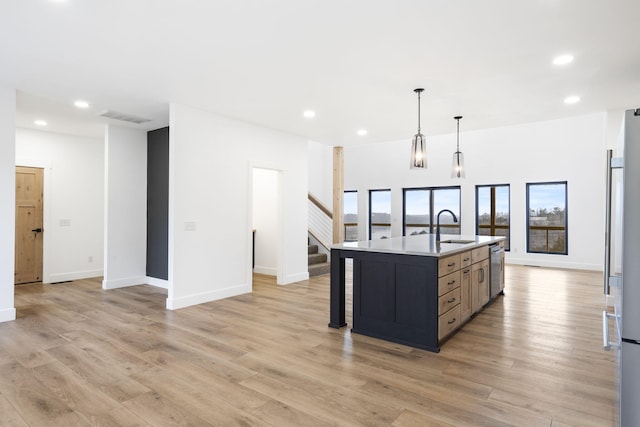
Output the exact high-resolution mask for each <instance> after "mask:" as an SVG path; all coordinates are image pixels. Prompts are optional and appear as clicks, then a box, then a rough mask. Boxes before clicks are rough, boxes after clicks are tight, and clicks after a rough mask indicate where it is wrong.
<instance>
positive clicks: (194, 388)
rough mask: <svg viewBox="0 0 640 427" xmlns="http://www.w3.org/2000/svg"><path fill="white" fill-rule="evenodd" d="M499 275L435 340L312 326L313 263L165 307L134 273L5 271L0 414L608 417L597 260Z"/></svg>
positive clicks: (323, 288)
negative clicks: (123, 278)
mask: <svg viewBox="0 0 640 427" xmlns="http://www.w3.org/2000/svg"><path fill="white" fill-rule="evenodd" d="M347 265H349V263H347ZM351 275H352V272H351V270H350V269H349V267H348V268H347V295H346V301H347V312H346V318H347V322H348V323H350V322H351V301H352V295H351V286H350V282H349V280H351V279H350V278H351ZM506 276H507V277H506V289H505V295H504V296H501V297H499V298H498V299H497V300H496V301H495V302H494V303H492V304H491V305H489V306H487V307H486V308H485V309H484V310H483V311H482V312H480V313H478V315H476V316H475V317H474V318H473V319H472V320H471V321H470V322H469V323H467V324H466V325H464V327H463V328H462V330H461V331H459V332H458V333H457V334H456V335H454V336H453V337H452V338H451V339H450V340H449V341H447V342H446V343H445V344H444V345H443V346H442V349H441V351H440V353H430V352H427V351H423V350H419V349H415V348H411V347H407V346H403V345H399V344H396V343H390V342H386V341H382V340H378V339H375V338H371V337H367V336H363V335H358V334H354V333H351V331H350V329H349V327H347V328H342V329H339V330H336V329H332V328H328V327H327V321H328V317H329V310H328V308H329V276H328V275H325V276H316V277H313V278H311V279H309V280H306V281H302V282H299V283H294V284H290V285H287V286H278V285H276V284H275V280H274V279H273V278H272V277H269V276H263V275H254V283H253V293H251V294H245V295H240V296H237V297H233V298H228V299H225V300H219V301H213V302H210V303H206V304H201V305H198V306H194V307H187V308H184V309H180V310H176V311H167V310H166V309H165V304H166V297H167V291H166V290H164V289H159V288H155V287H152V286H148V285H141V286H132V287H129V288H123V289H115V290H110V291H105V290H103V289H102V288H101V281H100V279H85V280H79V281H74V282H68V283H60V284H56V285H43V284H28V285H20V286H18V287H16V294H15V305H16V309H17V313H18V315H17V319H16V321H15V322H7V323H0V378H1V379H2V380H1V381H0V417H3V418H0V425H5V424H6V425H12V424H14V425H20V426H23V425H28V426H38V427H39V426H41V425H52V426H57V425H65V426H66V425H71V426H73V425H126V426H129V425H131V426H138V425H153V426H156V425H158V426H159V425H162V426H165V425H198V426H200V425H203V426H206V425H245V426H247V425H249V426H250V425H260V426H262V425H267V426H268V425H273V426H278V427H279V426H315V425H337V426H389V425H394V426H407V425H409V426H414V425H415V426H430V425H442V426H451V425H455V426H464V425H470V426H478V425H486V426H507V425H509V426H547V427H548V426H550V425H553V426H558V427H564V426H566V425H579V426H590V425H598V426H603V427H606V426H614V425H616V423H617V415H616V406H617V399H618V396H617V387H618V382H617V378H616V357H615V354H614V353H607V352H604V351H603V350H602V347H601V336H600V334H601V323H600V322H601V311H602V310H603V309H605V307H604V298H603V296H602V289H601V273H598V272H584V271H570V270H561V269H545V268H533V267H521V266H510V265H508V266H507V269H506ZM213 280H216V279H215V278H214V279H213ZM5 414H6V415H5Z"/></svg>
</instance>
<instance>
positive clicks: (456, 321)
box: [438, 305, 461, 340]
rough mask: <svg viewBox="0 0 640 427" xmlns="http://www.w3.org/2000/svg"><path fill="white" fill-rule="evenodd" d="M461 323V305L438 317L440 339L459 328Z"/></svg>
mask: <svg viewBox="0 0 640 427" xmlns="http://www.w3.org/2000/svg"><path fill="white" fill-rule="evenodd" d="M460 324H461V321H460V305H458V306H457V307H454V308H452V309H451V310H449V311H447V312H446V313H445V314H443V315H442V316H440V317H438V340H441V339H442V338H444V337H446V336H447V335H449V334H450V333H451V332H453V331H454V330H456V329H458V327H459V326H460Z"/></svg>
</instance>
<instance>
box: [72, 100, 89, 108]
mask: <svg viewBox="0 0 640 427" xmlns="http://www.w3.org/2000/svg"><path fill="white" fill-rule="evenodd" d="M73 105H75V106H76V107H78V108H89V103H88V102H87V101H81V100H78V101H76V102H74V103H73Z"/></svg>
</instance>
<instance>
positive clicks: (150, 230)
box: [147, 127, 169, 280]
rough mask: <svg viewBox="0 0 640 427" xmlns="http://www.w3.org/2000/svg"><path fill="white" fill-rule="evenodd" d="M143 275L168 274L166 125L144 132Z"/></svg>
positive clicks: (165, 276)
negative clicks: (144, 266) (145, 156)
mask: <svg viewBox="0 0 640 427" xmlns="http://www.w3.org/2000/svg"><path fill="white" fill-rule="evenodd" d="M147 276H149V277H155V278H156V279H164V280H167V279H168V277H169V128H168V127H165V128H161V129H156V130H152V131H150V132H147Z"/></svg>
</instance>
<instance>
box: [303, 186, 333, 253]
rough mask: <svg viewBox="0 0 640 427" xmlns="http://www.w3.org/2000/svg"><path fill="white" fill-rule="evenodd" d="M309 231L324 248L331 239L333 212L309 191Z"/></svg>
mask: <svg viewBox="0 0 640 427" xmlns="http://www.w3.org/2000/svg"><path fill="white" fill-rule="evenodd" d="M308 211H309V213H308V217H309V224H308V228H309V233H310V234H311V235H312V236H313V237H314V238H315V239H316V240H317V241H318V242H319V243H320V244H321V245H322V246H324V247H325V248H326V249H329V248H330V247H331V241H332V239H333V214H332V212H331V210H330V209H329V208H327V207H326V206H325V205H324V204H322V202H321V201H320V200H318V198H317V197H315V196H314V195H313V194H311V193H309V203H308Z"/></svg>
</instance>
